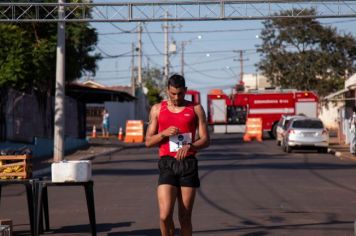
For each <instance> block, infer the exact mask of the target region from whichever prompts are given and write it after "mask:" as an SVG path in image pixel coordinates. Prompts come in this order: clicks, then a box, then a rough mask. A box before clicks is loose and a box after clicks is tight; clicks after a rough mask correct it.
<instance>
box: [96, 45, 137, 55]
mask: <svg viewBox="0 0 356 236" xmlns="http://www.w3.org/2000/svg"><path fill="white" fill-rule="evenodd" d="M96 48H97V49H98V50H99V51H100V52H101V53H102V54H104V55H105V57H103V58H117V57H123V56H125V55H127V54H130V52H125V53H121V54H118V55H110V54H108V53H107V52H105V51H104V50H102V49H101V48H100V47H99V46H98V45H97V46H96Z"/></svg>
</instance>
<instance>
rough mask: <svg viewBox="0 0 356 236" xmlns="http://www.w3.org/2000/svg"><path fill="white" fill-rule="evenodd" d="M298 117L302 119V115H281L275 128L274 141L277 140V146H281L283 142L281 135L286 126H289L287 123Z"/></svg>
mask: <svg viewBox="0 0 356 236" xmlns="http://www.w3.org/2000/svg"><path fill="white" fill-rule="evenodd" d="M298 117H304V116H302V115H292V116H288V115H282V117H281V119H280V120H279V121H278V124H277V128H276V140H277V145H278V146H281V143H282V141H283V134H284V132H285V131H286V129H287V126H288V124H289V121H290V120H291V119H292V118H298Z"/></svg>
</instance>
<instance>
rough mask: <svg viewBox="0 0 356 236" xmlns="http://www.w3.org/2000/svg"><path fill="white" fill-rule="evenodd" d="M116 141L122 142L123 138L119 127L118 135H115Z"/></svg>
mask: <svg viewBox="0 0 356 236" xmlns="http://www.w3.org/2000/svg"><path fill="white" fill-rule="evenodd" d="M117 139H118V140H120V141H122V140H124V137H123V136H122V128H121V127H120V129H119V134H118V135H117Z"/></svg>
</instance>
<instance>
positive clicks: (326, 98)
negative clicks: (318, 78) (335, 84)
mask: <svg viewBox="0 0 356 236" xmlns="http://www.w3.org/2000/svg"><path fill="white" fill-rule="evenodd" d="M347 91H349V89H347V88H344V89H341V90H339V91H336V92H335V93H332V94H329V95H328V96H325V97H324V100H333V98H334V97H337V96H340V95H342V94H344V93H346V92H347Z"/></svg>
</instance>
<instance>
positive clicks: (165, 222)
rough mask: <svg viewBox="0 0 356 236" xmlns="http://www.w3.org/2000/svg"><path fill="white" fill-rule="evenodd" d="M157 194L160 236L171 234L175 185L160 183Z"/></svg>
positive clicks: (172, 233) (172, 231) (171, 235)
mask: <svg viewBox="0 0 356 236" xmlns="http://www.w3.org/2000/svg"><path fill="white" fill-rule="evenodd" d="M157 196H158V206H159V220H160V228H161V234H162V236H173V235H174V223H173V210H174V203H175V200H176V198H177V187H175V186H172V185H168V184H161V185H159V186H158V188H157Z"/></svg>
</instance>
